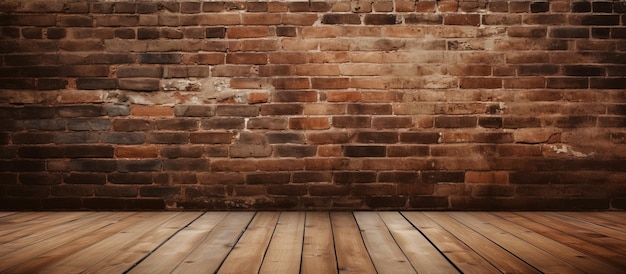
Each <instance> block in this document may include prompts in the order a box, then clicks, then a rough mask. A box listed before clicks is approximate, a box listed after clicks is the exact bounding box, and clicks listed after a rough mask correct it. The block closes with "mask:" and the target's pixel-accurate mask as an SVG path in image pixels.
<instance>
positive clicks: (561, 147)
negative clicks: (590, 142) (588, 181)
mask: <svg viewBox="0 0 626 274" xmlns="http://www.w3.org/2000/svg"><path fill="white" fill-rule="evenodd" d="M547 146H548V147H549V148H550V149H552V151H554V152H556V154H567V155H572V156H574V157H579V158H586V157H590V156H593V155H594V154H595V152H592V153H583V152H580V151H575V150H574V149H572V147H571V146H569V145H566V144H557V145H547Z"/></svg>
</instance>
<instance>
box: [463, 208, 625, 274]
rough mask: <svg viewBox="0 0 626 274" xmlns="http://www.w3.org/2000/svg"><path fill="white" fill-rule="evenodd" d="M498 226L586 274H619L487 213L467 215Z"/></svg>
mask: <svg viewBox="0 0 626 274" xmlns="http://www.w3.org/2000/svg"><path fill="white" fill-rule="evenodd" d="M467 214H470V215H473V216H476V217H477V218H480V219H482V220H485V221H487V222H489V223H490V224H492V225H494V226H497V227H499V228H501V229H503V230H506V231H507V232H509V233H511V234H513V235H515V236H517V237H518V238H520V239H522V240H524V241H526V242H528V243H530V244H532V245H534V246H536V247H538V248H540V249H542V250H544V251H546V252H547V253H550V254H551V255H553V256H555V257H557V258H559V259H561V260H563V261H564V262H567V263H568V264H571V265H572V266H574V267H576V268H578V269H580V270H582V271H584V272H586V273H619V272H620V271H619V269H617V268H615V267H613V266H610V265H608V264H606V263H604V262H601V261H599V260H597V259H595V258H592V257H590V256H589V255H587V254H585V253H582V252H580V251H578V250H575V249H573V248H571V247H569V246H566V245H564V244H562V243H559V242H557V241H555V240H553V239H550V238H548V237H545V236H543V235H541V234H538V233H536V232H534V231H531V230H528V229H525V228H523V227H521V226H518V225H516V224H514V223H511V222H509V221H506V220H504V219H502V218H499V217H497V216H495V215H493V214H490V213H487V212H474V213H467Z"/></svg>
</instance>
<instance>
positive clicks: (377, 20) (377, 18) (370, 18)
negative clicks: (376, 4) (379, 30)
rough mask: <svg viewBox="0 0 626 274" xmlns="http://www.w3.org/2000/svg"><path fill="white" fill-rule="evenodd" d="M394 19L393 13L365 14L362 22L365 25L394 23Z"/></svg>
mask: <svg viewBox="0 0 626 274" xmlns="http://www.w3.org/2000/svg"><path fill="white" fill-rule="evenodd" d="M396 20H397V19H396V16H395V15H393V14H366V15H365V18H364V19H363V22H364V23H365V24H366V25H395V24H396Z"/></svg>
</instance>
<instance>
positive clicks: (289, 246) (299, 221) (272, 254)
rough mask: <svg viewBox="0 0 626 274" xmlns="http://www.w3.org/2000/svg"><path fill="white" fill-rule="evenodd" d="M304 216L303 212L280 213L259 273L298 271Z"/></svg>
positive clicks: (287, 273)
mask: <svg viewBox="0 0 626 274" xmlns="http://www.w3.org/2000/svg"><path fill="white" fill-rule="evenodd" d="M305 216H306V215H305V213H304V212H282V213H281V214H280V217H279V218H278V223H277V224H276V229H275V230H274V235H273V236H272V240H271V241H270V244H269V246H268V248H267V252H266V253H265V258H263V264H262V265H261V270H260V271H259V273H261V274H271V273H285V274H290V273H293V274H295V273H300V261H301V260H302V242H303V240H304V218H305Z"/></svg>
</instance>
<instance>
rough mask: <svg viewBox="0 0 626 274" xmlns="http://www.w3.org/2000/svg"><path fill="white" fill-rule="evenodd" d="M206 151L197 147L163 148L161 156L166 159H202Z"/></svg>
mask: <svg viewBox="0 0 626 274" xmlns="http://www.w3.org/2000/svg"><path fill="white" fill-rule="evenodd" d="M203 154H204V150H203V149H202V148H201V147H197V146H174V147H164V148H161V156H163V157H166V158H171V159H174V158H200V157H202V155H203Z"/></svg>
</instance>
